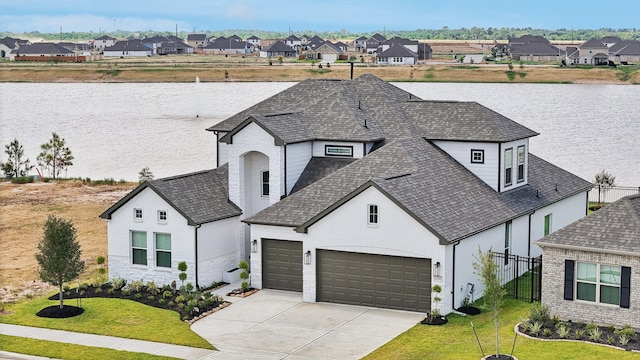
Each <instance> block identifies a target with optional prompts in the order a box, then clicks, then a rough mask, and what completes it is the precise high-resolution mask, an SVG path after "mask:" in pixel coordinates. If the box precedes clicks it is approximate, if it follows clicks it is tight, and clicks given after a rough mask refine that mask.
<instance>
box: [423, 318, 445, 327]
mask: <svg viewBox="0 0 640 360" xmlns="http://www.w3.org/2000/svg"><path fill="white" fill-rule="evenodd" d="M447 322H449V320H447V318H446V317H444V316H434V317H426V318H424V320H422V321H420V324H423V325H444V324H446V323H447Z"/></svg>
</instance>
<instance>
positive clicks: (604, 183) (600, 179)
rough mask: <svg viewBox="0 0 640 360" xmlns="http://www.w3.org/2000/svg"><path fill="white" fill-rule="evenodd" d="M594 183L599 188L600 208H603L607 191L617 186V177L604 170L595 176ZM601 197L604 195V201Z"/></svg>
mask: <svg viewBox="0 0 640 360" xmlns="http://www.w3.org/2000/svg"><path fill="white" fill-rule="evenodd" d="M593 183H594V184H596V185H597V186H598V206H602V203H603V202H605V195H606V194H607V191H608V190H609V188H610V187H612V186H614V185H615V184H616V177H615V176H613V175H612V174H611V173H608V172H606V171H604V169H603V170H602V171H600V172H599V173H597V174H596V175H595V177H594V179H593ZM600 195H602V201H601V199H600Z"/></svg>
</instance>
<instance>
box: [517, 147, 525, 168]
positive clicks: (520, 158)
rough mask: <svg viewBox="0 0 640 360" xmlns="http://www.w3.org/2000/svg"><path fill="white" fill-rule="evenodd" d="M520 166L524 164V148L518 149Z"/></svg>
mask: <svg viewBox="0 0 640 360" xmlns="http://www.w3.org/2000/svg"><path fill="white" fill-rule="evenodd" d="M518 164H524V146H519V147H518Z"/></svg>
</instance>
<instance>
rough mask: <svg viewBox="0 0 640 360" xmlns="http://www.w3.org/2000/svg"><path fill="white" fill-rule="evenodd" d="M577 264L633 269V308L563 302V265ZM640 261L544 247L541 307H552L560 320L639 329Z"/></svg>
mask: <svg viewBox="0 0 640 360" xmlns="http://www.w3.org/2000/svg"><path fill="white" fill-rule="evenodd" d="M565 259H567V260H575V261H585V262H592V263H599V264H606V265H620V266H628V267H631V298H630V308H629V309H625V308H621V307H619V306H616V305H607V304H597V303H591V302H587V301H579V300H575V297H574V300H564V261H565ZM639 281H640V257H637V256H631V255H613V254H602V253H597V252H588V251H576V250H567V249H557V248H550V247H545V248H544V249H543V250H542V303H543V304H545V305H547V306H549V310H550V311H551V315H552V316H554V315H555V316H557V317H558V318H560V319H561V320H572V321H573V322H583V323H589V322H591V321H594V322H595V323H596V324H599V325H606V326H608V325H614V326H616V327H621V326H623V325H626V324H628V325H631V326H632V327H634V328H636V329H640V288H638V287H637V286H635V284H638V283H639Z"/></svg>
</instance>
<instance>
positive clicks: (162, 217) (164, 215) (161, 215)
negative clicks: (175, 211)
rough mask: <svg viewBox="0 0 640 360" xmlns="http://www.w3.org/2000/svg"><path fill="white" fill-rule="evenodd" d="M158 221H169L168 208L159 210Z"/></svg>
mask: <svg viewBox="0 0 640 360" xmlns="http://www.w3.org/2000/svg"><path fill="white" fill-rule="evenodd" d="M158 222H162V223H165V222H167V211H166V210H158Z"/></svg>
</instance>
